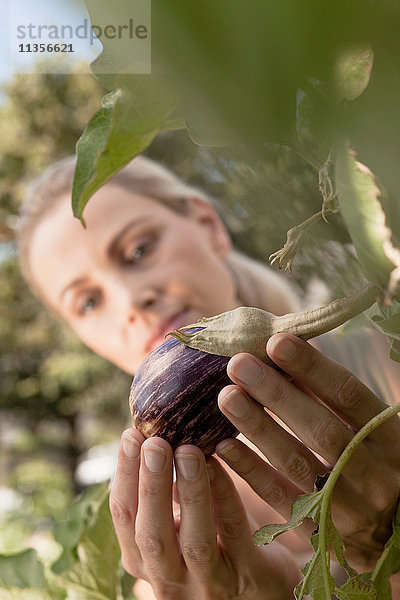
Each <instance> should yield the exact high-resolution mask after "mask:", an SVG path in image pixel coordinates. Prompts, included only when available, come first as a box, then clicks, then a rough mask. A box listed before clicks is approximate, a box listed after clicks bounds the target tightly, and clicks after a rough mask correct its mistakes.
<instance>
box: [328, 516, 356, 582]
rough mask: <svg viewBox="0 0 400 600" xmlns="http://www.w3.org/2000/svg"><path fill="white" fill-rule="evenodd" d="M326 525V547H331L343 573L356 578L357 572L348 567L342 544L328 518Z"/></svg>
mask: <svg viewBox="0 0 400 600" xmlns="http://www.w3.org/2000/svg"><path fill="white" fill-rule="evenodd" d="M327 525H328V533H327V543H328V547H329V545H330V546H331V547H332V550H333V551H334V553H335V556H336V559H337V561H338V563H339V565H340V566H341V567H343V568H344V569H345V571H346V572H347V573H348V575H349V576H350V577H353V578H354V577H357V575H358V574H357V571H355V570H354V569H353V567H351V566H350V565H349V563H348V562H347V560H346V558H345V556H344V550H345V546H344V542H343V540H342V538H341V536H340V534H339V532H338V530H337V529H336V527H335V526H334V524H333V522H332V519H331V518H330V517H329V518H328V523H327Z"/></svg>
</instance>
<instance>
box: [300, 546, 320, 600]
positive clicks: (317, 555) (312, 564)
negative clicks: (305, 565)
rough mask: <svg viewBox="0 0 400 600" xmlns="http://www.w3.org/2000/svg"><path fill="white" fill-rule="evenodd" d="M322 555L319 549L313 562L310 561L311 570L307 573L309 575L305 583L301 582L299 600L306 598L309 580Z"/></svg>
mask: <svg viewBox="0 0 400 600" xmlns="http://www.w3.org/2000/svg"><path fill="white" fill-rule="evenodd" d="M319 555H320V549H319V548H318V550H317V551H316V552H315V554H314V556H313V557H312V559H311V561H310V566H309V569H308V571H307V575H306V576H305V577H304V579H303V581H302V582H301V584H302V585H301V590H300V591H299V596H298V600H301V599H302V598H303V596H304V589H305V587H306V585H307V582H308V580H309V579H310V577H311V574H312V570H313V568H314V565H315V563H316V562H317V560H318V557H319Z"/></svg>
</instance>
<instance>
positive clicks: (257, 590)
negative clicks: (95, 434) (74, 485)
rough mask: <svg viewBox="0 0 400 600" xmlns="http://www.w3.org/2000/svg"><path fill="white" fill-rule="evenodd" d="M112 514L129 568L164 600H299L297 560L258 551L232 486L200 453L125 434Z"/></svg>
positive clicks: (278, 551)
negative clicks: (174, 477)
mask: <svg viewBox="0 0 400 600" xmlns="http://www.w3.org/2000/svg"><path fill="white" fill-rule="evenodd" d="M173 458H174V460H175V463H176V465H177V485H176V488H177V489H176V493H177V496H178V498H179V504H180V516H179V517H175V518H174V514H173V508H172V506H173V503H172V498H173V481H172V465H173ZM110 509H111V514H112V517H113V521H114V526H115V529H116V532H117V536H118V539H119V543H120V546H121V553H122V564H123V566H124V568H125V569H126V570H127V571H128V572H129V573H130V574H132V575H134V576H136V577H138V578H140V579H144V580H146V581H148V582H149V583H150V584H151V586H152V588H153V590H154V594H155V596H156V597H157V598H158V599H159V600H193V599H199V600H200V599H202V600H211V599H212V600H217V599H218V600H230V599H232V600H233V599H235V600H239V599H240V600H261V599H262V600H267V599H271V600H280V599H282V600H286V599H289V598H293V588H294V586H295V585H296V583H297V581H298V573H299V572H298V568H297V565H296V563H295V561H294V559H293V558H292V556H291V554H290V553H289V552H288V550H286V549H285V548H284V547H283V546H282V545H281V544H279V543H277V544H273V545H272V546H271V548H258V547H257V546H255V545H254V542H253V539H252V528H251V527H250V525H249V523H248V520H247V516H246V512H245V509H244V507H243V504H242V503H241V500H240V497H239V494H238V492H237V491H236V489H235V486H234V484H233V482H232V480H231V478H230V477H229V475H228V474H227V473H226V471H225V470H224V468H223V466H222V465H221V464H220V463H219V461H218V460H216V459H215V458H211V459H209V460H208V461H207V463H206V461H205V458H204V454H203V453H202V452H201V450H199V448H197V447H195V446H188V445H186V446H181V447H180V448H179V449H178V450H177V451H176V452H175V456H173V453H172V449H171V446H170V445H169V444H168V443H167V442H166V441H165V440H163V439H161V438H158V437H153V438H150V439H148V440H144V437H143V435H142V434H141V433H140V432H139V431H137V430H135V429H128V430H126V431H125V432H124V433H123V435H122V443H121V447H120V451H119V456H118V466H117V470H116V475H115V478H114V481H113V485H112V489H111V493H110ZM253 529H254V528H253ZM145 597H149V596H145Z"/></svg>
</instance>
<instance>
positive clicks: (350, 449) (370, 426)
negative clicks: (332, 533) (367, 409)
mask: <svg viewBox="0 0 400 600" xmlns="http://www.w3.org/2000/svg"><path fill="white" fill-rule="evenodd" d="M399 412H400V402H398V403H397V404H395V405H394V406H389V407H388V408H386V409H385V410H384V411H382V412H381V413H379V414H378V415H376V417H374V418H373V419H371V420H370V421H368V423H367V424H366V425H364V427H363V428H362V429H360V431H359V432H358V433H356V435H355V436H354V437H353V439H352V440H351V442H350V443H349V444H348V445H347V446H346V448H345V449H344V450H343V452H342V454H341V455H340V457H339V460H338V461H337V463H336V464H335V466H334V468H333V469H332V471H331V474H330V475H329V477H328V480H327V482H326V483H325V485H324V487H323V491H324V493H323V497H322V502H321V511H320V518H319V538H318V550H319V551H320V553H321V566H322V575H323V579H324V587H325V594H326V598H327V600H330V599H331V593H330V591H329V579H328V578H329V572H328V565H327V563H326V553H327V541H326V540H327V531H328V519H329V515H330V505H331V499H332V494H333V490H334V487H335V484H336V482H337V480H338V479H339V476H340V474H341V472H342V471H343V469H344V467H345V466H346V464H347V463H348V461H349V460H350V458H351V456H352V455H353V453H354V452H355V450H356V449H357V448H358V446H359V445H360V444H361V442H362V441H363V440H364V439H365V438H366V437H367V436H368V435H369V434H370V433H371V432H372V431H374V430H375V429H376V428H377V427H379V426H380V425H382V424H383V423H385V422H386V421H387V420H388V419H390V418H391V417H393V416H394V415H395V414H397V413H399Z"/></svg>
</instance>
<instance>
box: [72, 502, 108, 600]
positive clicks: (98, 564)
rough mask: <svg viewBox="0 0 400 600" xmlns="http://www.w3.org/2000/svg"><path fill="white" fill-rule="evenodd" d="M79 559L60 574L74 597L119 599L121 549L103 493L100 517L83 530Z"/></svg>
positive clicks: (78, 553) (91, 599)
mask: <svg viewBox="0 0 400 600" xmlns="http://www.w3.org/2000/svg"><path fill="white" fill-rule="evenodd" d="M77 556H78V562H76V563H75V564H74V565H73V566H72V567H71V568H70V569H68V570H67V571H65V572H63V573H62V574H61V575H60V581H61V582H62V584H63V585H64V586H65V587H66V588H67V589H68V590H73V593H74V600H117V590H118V586H119V581H118V564H119V559H120V550H119V546H118V542H117V538H116V535H115V532H114V527H113V524H112V519H111V515H110V511H109V507H108V494H105V495H104V496H103V499H102V502H101V505H100V507H99V510H98V513H97V515H96V517H95V518H94V519H93V520H92V522H91V523H90V524H89V525H88V527H87V528H86V529H85V531H84V532H83V534H82V536H81V538H80V540H79V543H78V546H77Z"/></svg>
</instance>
